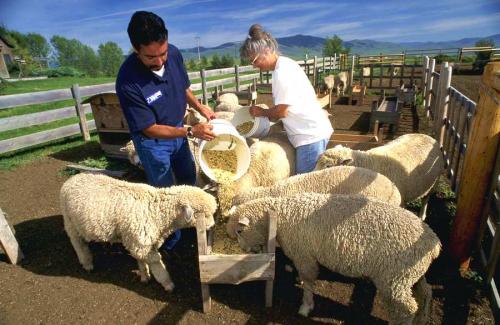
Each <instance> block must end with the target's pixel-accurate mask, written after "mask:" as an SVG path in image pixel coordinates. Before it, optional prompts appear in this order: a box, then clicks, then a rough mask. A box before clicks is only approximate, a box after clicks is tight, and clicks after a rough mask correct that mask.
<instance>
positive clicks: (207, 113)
mask: <svg viewBox="0 0 500 325" xmlns="http://www.w3.org/2000/svg"><path fill="white" fill-rule="evenodd" d="M198 111H199V112H200V114H201V115H203V116H204V117H205V118H206V119H207V120H209V121H210V120H213V119H214V118H215V113H214V111H212V110H211V109H210V107H208V106H205V105H200V108H199V109H198Z"/></svg>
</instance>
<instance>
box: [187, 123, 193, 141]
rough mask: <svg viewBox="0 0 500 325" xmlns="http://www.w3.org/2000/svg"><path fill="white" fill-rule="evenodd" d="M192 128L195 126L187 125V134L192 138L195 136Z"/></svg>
mask: <svg viewBox="0 0 500 325" xmlns="http://www.w3.org/2000/svg"><path fill="white" fill-rule="evenodd" d="M192 128H193V127H191V126H188V127H187V136H188V137H189V138H192V137H193V130H192Z"/></svg>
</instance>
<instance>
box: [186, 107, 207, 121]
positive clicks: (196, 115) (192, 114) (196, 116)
mask: <svg viewBox="0 0 500 325" xmlns="http://www.w3.org/2000/svg"><path fill="white" fill-rule="evenodd" d="M198 123H207V118H206V117H204V116H203V115H201V113H200V112H198V111H197V110H195V109H194V108H192V107H189V106H188V107H187V108H186V113H185V114H184V125H196V124H198Z"/></svg>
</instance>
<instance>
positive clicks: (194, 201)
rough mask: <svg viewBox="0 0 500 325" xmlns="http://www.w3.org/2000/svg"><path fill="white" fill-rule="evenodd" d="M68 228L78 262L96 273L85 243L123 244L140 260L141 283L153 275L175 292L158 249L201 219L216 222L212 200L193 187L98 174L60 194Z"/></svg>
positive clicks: (72, 181) (82, 177)
mask: <svg viewBox="0 0 500 325" xmlns="http://www.w3.org/2000/svg"><path fill="white" fill-rule="evenodd" d="M60 205H61V211H62V214H63V218H64V229H65V230H66V233H67V234H68V237H69V238H70V240H71V243H72V245H73V248H74V249H75V252H76V254H77V256H78V260H79V261H80V263H81V264H82V266H83V268H84V269H85V270H87V271H91V270H92V269H93V262H92V255H91V253H90V250H89V248H88V245H87V243H86V242H89V241H100V242H121V243H122V244H123V246H125V248H126V249H127V250H128V251H129V252H130V254H131V255H132V256H133V257H134V258H135V259H136V260H137V261H138V264H139V271H140V274H141V281H147V280H148V279H149V277H150V275H149V269H151V272H152V273H153V276H154V277H155V279H156V280H157V281H158V282H159V283H160V284H161V285H162V286H163V287H164V288H165V290H167V291H171V290H173V288H174V284H173V283H172V281H171V279H170V275H169V274H168V271H167V270H166V268H165V265H164V264H163V262H162V261H161V255H160V253H159V252H158V248H159V247H160V246H161V245H162V243H163V241H164V239H165V238H166V237H167V236H169V235H170V234H171V233H173V232H174V231H175V230H177V229H181V228H186V227H192V226H195V225H196V220H195V219H197V218H206V224H207V226H208V227H211V226H213V225H214V224H215V222H214V219H213V215H214V213H215V211H216V209H217V205H216V202H215V199H214V198H213V196H211V195H210V194H208V193H205V192H204V191H203V190H201V189H199V188H196V187H191V186H175V187H170V188H155V187H152V186H149V185H146V184H135V183H128V182H125V181H121V180H116V179H114V178H111V177H108V176H104V175H98V174H86V173H85V174H78V175H75V176H73V177H71V178H69V179H68V180H67V181H66V182H65V183H64V184H63V186H62V188H61V192H60Z"/></svg>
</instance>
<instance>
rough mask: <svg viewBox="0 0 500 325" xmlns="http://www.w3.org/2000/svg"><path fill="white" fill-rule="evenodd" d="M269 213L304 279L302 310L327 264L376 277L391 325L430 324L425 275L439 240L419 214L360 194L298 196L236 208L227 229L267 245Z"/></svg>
mask: <svg viewBox="0 0 500 325" xmlns="http://www.w3.org/2000/svg"><path fill="white" fill-rule="evenodd" d="M268 214H274V215H275V216H276V218H277V234H276V238H277V240H278V241H279V243H280V245H281V248H282V249H283V252H284V253H285V254H286V255H287V256H288V257H289V258H290V259H291V260H292V261H293V263H294V264H295V267H296V268H297V271H298V273H299V276H300V278H301V280H302V281H303V282H304V296H303V300H302V305H301V306H300V309H299V313H300V314H302V315H304V316H307V315H308V314H309V312H310V311H311V310H312V309H313V308H314V300H313V288H314V281H315V280H316V278H317V276H318V271H319V265H323V266H325V267H326V268H328V269H330V270H331V271H333V272H337V273H340V274H342V275H345V276H349V277H363V278H368V279H370V280H371V281H373V283H374V284H375V286H376V287H377V290H378V292H379V293H380V294H381V296H382V297H383V299H384V301H385V302H386V304H387V308H388V310H389V317H390V318H391V321H390V323H391V324H411V323H412V321H413V320H414V319H415V318H416V319H417V320H418V321H419V324H425V317H426V315H427V312H428V310H429V307H430V301H431V291H430V288H429V285H428V284H427V283H426V281H425V277H424V275H425V273H426V271H427V269H428V268H429V266H430V264H431V262H432V261H433V260H434V259H435V258H436V257H437V256H438V255H439V252H440V250H441V243H440V241H439V239H438V237H437V236H436V234H435V233H434V232H433V231H432V230H431V229H430V228H429V226H428V225H427V224H425V223H424V222H423V221H421V220H420V219H419V218H417V217H416V216H415V215H414V214H412V213H411V212H409V211H407V210H405V209H403V208H400V207H397V206H394V205H391V204H388V203H384V202H381V201H379V200H375V199H372V198H368V197H364V196H361V195H351V196H348V195H334V194H317V193H301V194H297V195H294V196H288V197H279V198H261V199H257V200H253V201H250V202H247V203H245V204H242V205H240V206H237V207H235V208H233V209H232V211H231V213H230V219H229V221H228V224H227V231H228V233H229V234H231V233H232V234H234V235H236V236H237V238H238V241H239V243H240V246H241V247H242V248H243V249H245V250H247V251H248V250H255V248H259V247H261V246H262V245H265V244H266V243H267V238H266V237H267V226H266V225H267V223H266V219H267V216H268ZM414 285H415V294H416V297H415V298H416V299H415V298H414V297H413V295H412V287H413V286H414ZM417 310H418V313H417Z"/></svg>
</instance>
